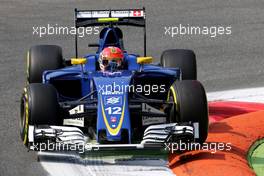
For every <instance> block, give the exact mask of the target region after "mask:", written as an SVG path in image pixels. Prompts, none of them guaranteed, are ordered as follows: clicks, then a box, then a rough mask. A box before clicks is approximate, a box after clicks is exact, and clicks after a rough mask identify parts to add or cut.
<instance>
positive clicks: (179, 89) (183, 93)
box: [168, 80, 208, 143]
mask: <svg viewBox="0 0 264 176" xmlns="http://www.w3.org/2000/svg"><path fill="white" fill-rule="evenodd" d="M168 99H169V100H170V101H173V102H174V105H173V107H172V109H171V112H170V116H169V120H168V121H169V122H170V123H175V122H198V123H199V139H197V140H196V141H195V142H198V143H203V142H205V140H206V138H207V135H208V106H207V99H206V94H205V90H204V88H203V86H202V84H201V83H200V82H199V81H196V80H184V81H175V82H174V83H173V84H172V86H171V87H170V90H169V93H168Z"/></svg>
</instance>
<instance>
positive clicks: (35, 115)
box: [20, 83, 62, 146]
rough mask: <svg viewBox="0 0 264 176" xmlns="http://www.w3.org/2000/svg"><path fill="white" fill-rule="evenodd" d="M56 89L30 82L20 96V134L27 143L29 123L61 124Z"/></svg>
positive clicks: (26, 143) (25, 143)
mask: <svg viewBox="0 0 264 176" xmlns="http://www.w3.org/2000/svg"><path fill="white" fill-rule="evenodd" d="M61 124H62V118H61V117H60V116H59V104H58V100H57V92H56V89H55V88H54V87H53V86H52V85H50V84H41V83H32V84H29V85H28V86H27V87H26V88H24V92H23V94H22V98H21V122H20V135H21V138H22V140H23V143H24V145H26V146H27V145H28V130H29V129H28V128H29V125H34V126H37V125H61Z"/></svg>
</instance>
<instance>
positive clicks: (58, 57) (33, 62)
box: [27, 45, 63, 83]
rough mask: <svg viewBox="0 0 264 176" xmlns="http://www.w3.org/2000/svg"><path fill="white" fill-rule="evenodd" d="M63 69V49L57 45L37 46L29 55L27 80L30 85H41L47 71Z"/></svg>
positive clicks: (32, 48)
mask: <svg viewBox="0 0 264 176" xmlns="http://www.w3.org/2000/svg"><path fill="white" fill-rule="evenodd" d="M62 67H63V58H62V49H61V47H59V46H56V45H36V46H33V47H31V48H30V50H29V51H28V54H27V80H28V82H29V83H41V82H42V74H43V72H44V71H45V70H55V69H59V68H62Z"/></svg>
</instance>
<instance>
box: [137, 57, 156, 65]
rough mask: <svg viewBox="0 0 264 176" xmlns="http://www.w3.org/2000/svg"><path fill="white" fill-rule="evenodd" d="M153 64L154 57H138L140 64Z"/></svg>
mask: <svg viewBox="0 0 264 176" xmlns="http://www.w3.org/2000/svg"><path fill="white" fill-rule="evenodd" d="M152 62H153V58H152V57H137V63H138V64H150V63H152Z"/></svg>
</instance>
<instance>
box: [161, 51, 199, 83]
mask: <svg viewBox="0 0 264 176" xmlns="http://www.w3.org/2000/svg"><path fill="white" fill-rule="evenodd" d="M160 63H161V65H162V66H163V67H171V68H180V69H181V73H182V80H196V79H197V66H196V56H195V53H194V52H193V51H192V50H187V49H169V50H165V51H164V52H163V53H162V55H161V60H160Z"/></svg>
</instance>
